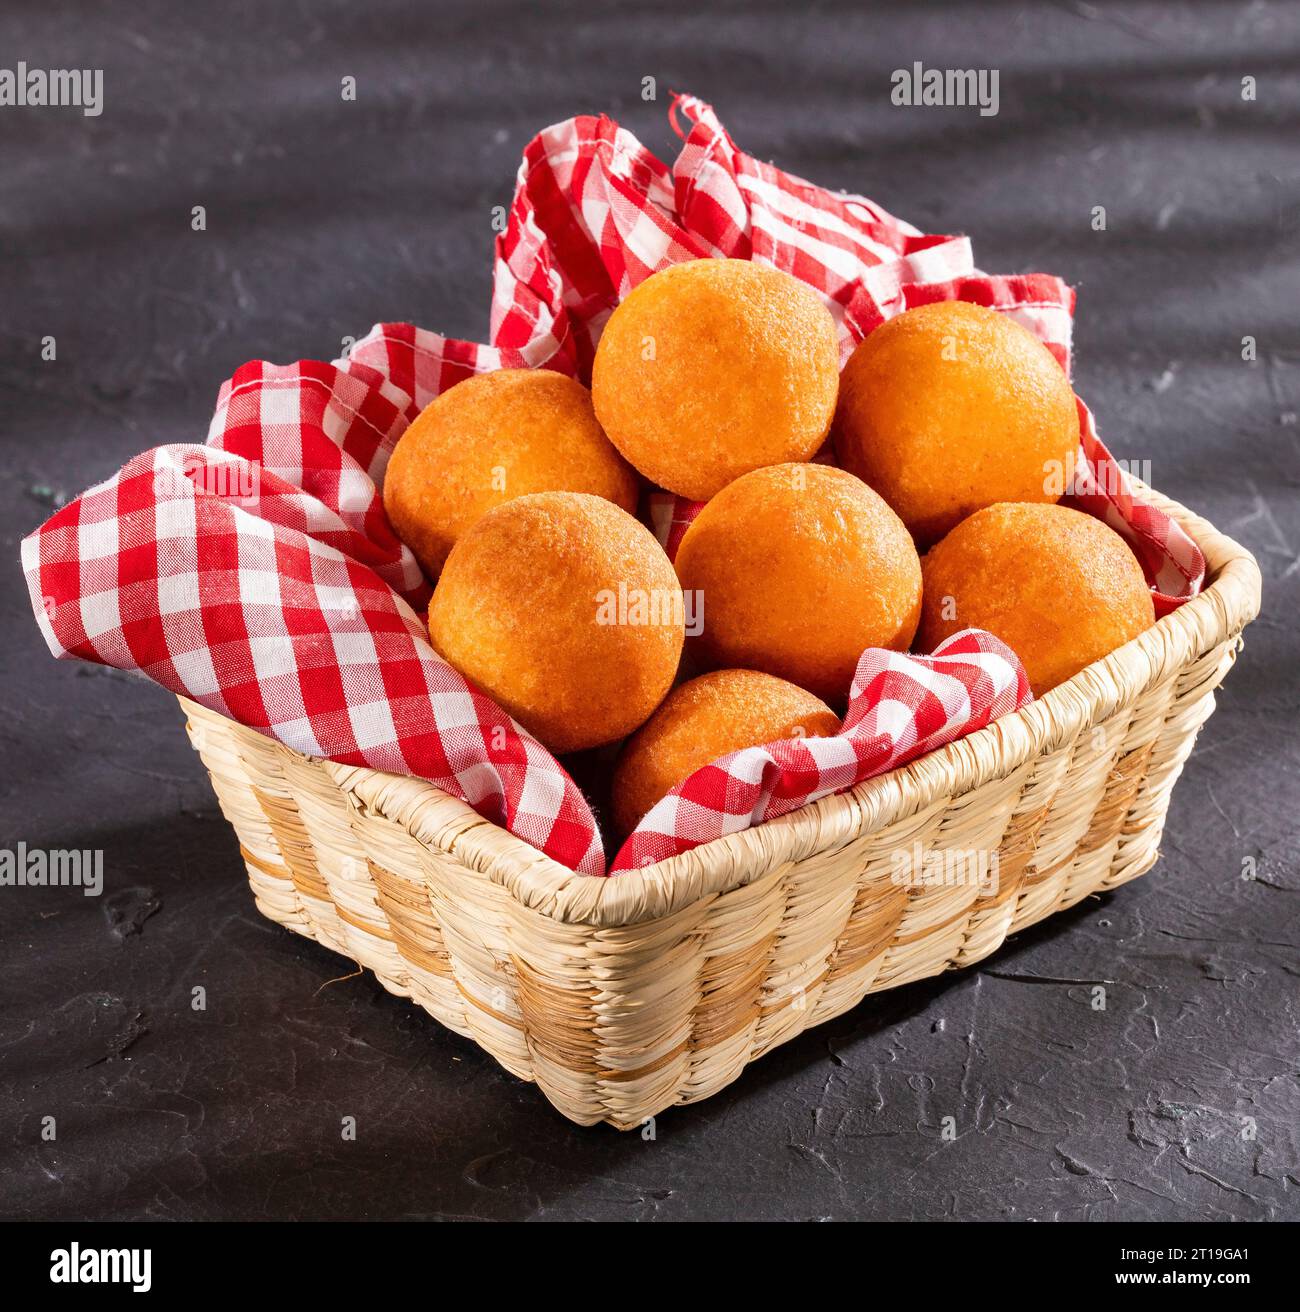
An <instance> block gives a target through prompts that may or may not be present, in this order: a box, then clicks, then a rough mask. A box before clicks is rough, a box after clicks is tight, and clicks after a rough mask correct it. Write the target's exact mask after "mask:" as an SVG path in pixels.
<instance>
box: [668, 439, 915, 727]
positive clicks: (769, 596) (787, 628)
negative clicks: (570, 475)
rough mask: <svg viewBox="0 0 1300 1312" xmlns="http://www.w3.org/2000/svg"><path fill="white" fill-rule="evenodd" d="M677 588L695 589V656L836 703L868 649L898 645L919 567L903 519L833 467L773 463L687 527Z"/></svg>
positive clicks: (908, 632) (908, 629)
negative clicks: (698, 625) (699, 617)
mask: <svg viewBox="0 0 1300 1312" xmlns="http://www.w3.org/2000/svg"><path fill="white" fill-rule="evenodd" d="M676 564H677V576H678V578H679V579H681V582H682V587H683V588H685V589H687V590H688V591H689V590H692V589H698V590H699V591H700V592H701V593H702V598H701V600H702V603H703V617H704V626H703V627H704V631H703V634H702V635H701V637H700V639H699V643H698V648H699V654H700V655H701V656H702V658H703V659H704V662H705V663H706V664H707V665H711V666H714V667H724V666H733V665H738V666H744V667H746V668H749V669H755V670H764V671H766V672H767V673H768V674H775V675H777V676H778V677H779V678H782V679H789V680H790V682H791V683H795V684H797V685H798V686H799V687H801V688H807V689H808V690H809V691H810V692H814V693H816V694H817V696H819V697H821V698H823V699H824V700H825V701H828V702H830V703H831V704H832V705H837V704H843V702H844V701H845V700H846V698H847V697H848V692H849V684H850V683H851V682H852V678H853V671H854V670H855V669H856V668H857V664H858V658H859V657H860V656H861V655H862V653H863V651H864V650H865V649H866V648H867V647H888V648H891V649H893V650H894V651H904V650H906V648H907V645H908V644H909V643H910V642H911V640H912V635H913V633H914V632H915V631H916V623H917V619H918V618H919V616H920V613H921V565H920V562H919V560H918V559H917V555H916V548H915V546H913V544H912V539H911V538H910V537H909V536H908V533H907V530H906V529H905V528H904V527H903V524H902V521H901V520H900V519H899V518H898V516H897V515H895V514H894V512H893V511H892V510H890V508H889V507H888V506H887V505H886V504H885V502H884V500H883V499H882V498H881V497H879V496H877V494H876V493H875V492H873V491H872V490H871V489H870V488H869V487H868V486H867V485H866V484H865V483H863V482H862V481H861V480H859V479H856V478H854V477H853V475H852V474H848V473H845V471H844V470H842V469H835V468H833V467H831V466H829V465H774V466H772V467H770V468H768V469H758V470H755V471H754V472H753V473H751V474H746V475H745V476H744V477H743V478H738V479H737V480H736V481H735V482H734V483H731V484H730V485H728V486H727V487H725V488H723V490H722V491H721V492H719V493H718V495H717V496H716V497H714V498H713V500H712V501H710V502H709V504H708V505H707V506H705V507H704V509H703V510H701V511H700V513H699V515H698V516H697V517H696V519H695V521H694V523H692V524H691V526H690V528H688V529H687V530H686V534H685V536H684V537H683V538H682V543H681V546H680V548H679V549H678V552H677V561H676Z"/></svg>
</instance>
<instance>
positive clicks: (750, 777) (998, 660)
mask: <svg viewBox="0 0 1300 1312" xmlns="http://www.w3.org/2000/svg"><path fill="white" fill-rule="evenodd" d="M1032 700H1033V696H1032V694H1031V693H1030V691H1029V681H1028V680H1027V679H1026V678H1025V671H1024V668H1023V667H1022V666H1021V664H1020V661H1019V660H1018V659H1017V658H1016V655H1015V653H1014V652H1013V651H1012V650H1011V648H1010V647H1008V646H1006V645H1005V644H1004V643H1002V642H1000V641H999V640H998V639H997V638H995V637H994V636H993V635H992V634H991V633H984V632H983V631H981V630H979V629H964V630H963V631H962V632H961V633H955V634H953V636H952V637H951V638H948V639H947V640H946V641H944V642H941V643H940V644H939V646H938V647H937V648H936V649H935V651H934V654H933V655H931V656H904V655H900V654H899V653H898V652H892V651H883V650H881V649H880V648H878V647H871V648H868V649H867V650H866V651H865V652H863V653H862V659H861V660H859V661H858V668H857V670H856V671H855V673H854V675H853V685H852V689H851V691H850V693H849V713H848V715H847V716H846V717H845V719H844V722H843V724H841V726H840V732H839V733H838V734H837V735H836V736H835V737H834V738H787V739H785V740H784V741H783V742H777V743H768V744H767V746H765V747H746V748H744V749H743V750H742V751H738V752H732V753H731V754H730V755H729V756H724V757H721V758H720V759H719V760H717V761H714V762H713V763H712V764H711V765H706V766H705V767H704V768H703V769H701V770H697V771H696V772H695V773H694V774H693V775H691V777H690V778H689V779H687V780H686V781H685V782H684V783H683V784H681V785H680V786H679V787H677V788H674V789H673V791H672V792H671V793H669V794H668V796H667V797H665V798H664V799H663V800H662V801H659V802H656V803H655V805H654V806H653V807H652V808H651V809H650V811H649V812H648V813H647V815H646V816H645V818H644V819H643V820H642V821H641V823H640V824H639V825H638V826H637V829H636V832H635V833H634V834H633V835H632V836H631V837H630V838H629V839H628V840H627V842H626V843H624V844H623V847H622V849H621V850H620V851H619V854H618V856H617V858H616V859H615V861H614V865H613V868H612V869H611V871H610V873H611V874H615V875H616V874H618V873H619V872H620V871H622V870H635V869H638V868H640V867H642V866H648V865H653V864H654V863H655V862H656V861H662V860H664V858H665V857H670V856H674V855H676V854H677V853H678V852H682V851H685V850H686V849H687V848H690V847H695V846H698V844H699V843H700V842H702V841H707V839H709V838H720V837H721V836H722V835H723V834H734V833H736V832H738V831H739V830H742V829H749V828H750V827H751V826H753V825H757V824H761V823H762V822H763V821H765V820H774V819H775V818H776V817H777V816H779V815H786V814H787V813H788V812H790V811H797V810H798V809H799V808H800V807H801V806H806V805H807V804H808V803H809V802H816V801H818V800H819V799H820V798H823V797H829V796H830V795H831V794H832V793H838V792H841V791H842V790H843V789H845V788H851V787H853V785H854V784H856V783H861V782H862V780H864V779H870V778H872V777H873V776H874V775H878V774H884V773H885V772H886V771H888V770H893V769H896V768H897V767H898V766H900V765H906V764H907V762H908V761H912V760H915V759H916V758H917V757H918V756H923V755H924V754H925V753H926V752H928V751H930V750H931V749H932V748H935V747H942V746H943V745H944V744H945V743H950V742H953V741H954V740H955V739H957V738H961V737H963V736H964V735H965V734H968V733H972V732H973V731H974V730H976V729H982V728H983V727H984V726H985V725H986V724H989V723H991V722H992V721H993V720H996V719H997V718H998V716H999V715H1005V714H1006V713H1007V712H1008V711H1015V710H1019V709H1020V707H1022V706H1025V705H1028V703H1029V702H1030V701H1032ZM700 835H704V838H701V837H700Z"/></svg>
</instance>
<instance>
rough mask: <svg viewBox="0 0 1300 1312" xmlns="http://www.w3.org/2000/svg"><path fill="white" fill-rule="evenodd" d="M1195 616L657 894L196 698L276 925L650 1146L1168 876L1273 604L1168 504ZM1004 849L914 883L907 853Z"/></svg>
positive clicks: (678, 868)
mask: <svg viewBox="0 0 1300 1312" xmlns="http://www.w3.org/2000/svg"><path fill="white" fill-rule="evenodd" d="M1149 495H1150V496H1151V499H1152V500H1154V501H1155V502H1156V504H1157V505H1159V506H1161V507H1163V508H1165V509H1166V510H1168V511H1169V512H1170V513H1172V514H1173V515H1174V517H1175V518H1176V519H1177V520H1178V521H1179V522H1180V523H1181V524H1182V525H1183V526H1184V528H1186V529H1187V530H1188V531H1189V532H1190V533H1191V534H1192V536H1193V537H1194V538H1195V539H1196V541H1197V542H1198V543H1199V545H1200V547H1201V549H1202V551H1203V552H1204V553H1205V557H1206V563H1207V566H1208V578H1207V586H1206V589H1205V591H1204V592H1203V593H1202V595H1201V596H1199V597H1197V598H1196V599H1195V600H1193V601H1191V602H1189V603H1187V604H1186V605H1184V606H1182V607H1181V608H1180V609H1178V610H1177V611H1175V612H1174V613H1173V614H1171V615H1169V616H1167V617H1165V618H1164V619H1162V620H1161V621H1160V622H1159V623H1158V624H1157V625H1156V626H1155V627H1154V628H1153V629H1151V630H1149V631H1148V632H1147V633H1145V634H1143V635H1142V636H1141V637H1140V638H1138V639H1136V640H1135V641H1133V642H1130V643H1128V644H1127V645H1126V646H1124V647H1122V648H1121V649H1120V650H1118V651H1117V652H1115V653H1114V654H1113V655H1111V656H1109V657H1108V658H1107V659H1105V660H1103V661H1100V662H1098V663H1097V664H1095V665H1092V666H1090V667H1089V668H1088V669H1086V670H1084V671H1083V672H1082V673H1081V674H1079V675H1077V676H1076V677H1075V678H1073V679H1071V680H1070V681H1069V682H1068V683H1065V684H1063V685H1062V686H1060V687H1059V688H1056V689H1054V690H1053V691H1052V692H1051V693H1049V694H1048V695H1047V696H1046V697H1044V698H1042V699H1041V700H1040V701H1038V702H1035V703H1034V704H1033V705H1031V706H1030V707H1028V708H1027V709H1026V710H1024V711H1020V712H1018V713H1016V714H1014V715H1009V716H1006V717H1004V718H1003V719H1001V720H999V721H997V722H996V723H995V724H993V725H991V726H990V727H989V728H987V729H984V730H982V731H980V732H978V733H975V734H972V735H971V736H969V737H967V738H965V739H963V740H962V741H961V742H958V743H955V744H953V745H952V746H950V747H947V748H944V749H943V750H941V751H937V752H932V753H930V754H929V755H928V756H925V757H923V758H922V759H920V760H918V761H916V762H914V763H913V764H911V765H909V766H907V767H905V768H904V769H901V770H896V771H894V772H893V773H891V774H888V775H885V776H882V777H881V778H877V779H872V780H870V781H868V782H867V783H865V784H862V785H860V786H859V787H857V788H855V789H853V790H852V791H851V792H848V793H844V794H841V795H839V796H837V797H832V798H827V799H826V800H824V801H822V802H819V803H817V804H815V805H812V806H807V807H805V808H803V809H802V810H800V811H798V812H795V813H794V814H792V815H788V816H785V817H783V818H782V819H780V820H776V821H773V822H771V823H768V824H765V825H762V826H760V827H759V828H757V829H753V830H750V831H749V832H747V833H741V834H734V835H731V836H730V837H728V838H724V839H720V840H718V841H716V842H712V843H709V844H707V845H706V846H704V847H700V848H697V849H695V850H694V851H692V852H688V853H685V854H684V855H682V856H679V857H675V858H673V859H672V860H671V861H668V862H665V863H663V864H661V865H659V866H657V867H655V868H654V869H653V870H651V871H648V872H645V873H629V874H624V875H620V876H617V877H616V878H612V879H595V878H592V877H590V876H585V875H577V874H574V873H573V872H571V871H569V870H566V869H564V868H563V867H562V866H560V865H558V864H556V863H555V862H554V861H552V860H550V859H549V858H547V857H545V856H543V855H542V854H541V853H540V852H538V851H536V850H534V849H533V848H532V847H529V846H528V845H527V844H526V843H524V842H522V841H521V840H519V839H517V838H515V837H514V836H512V835H511V834H509V833H506V832H505V831H504V830H502V829H500V828H498V827H497V826H495V825H492V824H490V823H488V822H487V821H485V820H483V819H482V818H481V817H480V816H478V815H477V814H476V813H475V812H474V811H472V810H470V808H469V807H468V806H466V805H465V804H464V803H463V802H461V801H458V800H456V799H455V798H451V797H448V796H447V795H446V794H444V793H442V792H440V791H439V790H438V789H436V788H434V787H433V786H432V785H431V784H428V783H424V782H422V781H420V780H415V779H408V778H403V777H399V776H396V775H389V774H382V773H379V772H376V771H373V770H366V769H358V768H355V767H350V766H341V765H335V764H332V763H330V762H327V761H320V760H315V759H311V758H308V757H305V756H301V755H299V754H297V753H296V752H293V751H291V750H289V749H287V748H285V747H282V746H281V745H279V744H278V743H275V742H273V741H272V740H270V739H269V738H265V737H263V736H261V735H260V734H258V733H255V732H253V731H251V730H249V729H246V728H243V727H241V726H239V725H236V724H234V723H232V722H230V721H229V720H226V719H224V718H222V717H221V716H219V715H216V714H214V713H212V712H211V711H207V710H204V709H203V708H202V707H200V706H196V705H194V704H193V703H191V702H185V701H183V702H182V705H183V706H184V708H185V710H186V711H187V713H188V715H189V726H188V727H189V732H190V736H191V738H192V740H193V743H194V746H195V747H196V748H197V749H198V751H199V752H200V754H201V755H202V758H203V761H204V764H205V765H206V766H207V768H208V771H209V773H210V775H211V777H212V783H213V787H214V788H215V789H216V793H217V797H218V799H219V800H220V803H221V808H222V811H223V812H224V813H225V816H226V818H227V819H228V820H229V821H230V823H231V824H232V825H233V826H234V827H235V830H236V832H237V833H238V835H239V841H240V848H241V851H242V853H243V857H244V861H245V863H246V864H247V867H248V875H249V879H250V881H251V883H252V887H253V894H254V896H255V898H256V900H257V905H258V907H259V908H260V909H261V910H262V912H263V913H264V914H265V915H267V916H269V917H270V918H271V919H272V920H277V921H279V922H280V923H281V924H282V925H287V926H288V927H289V928H290V929H293V930H296V931H297V932H298V933H300V934H305V935H307V936H308V937H309V938H314V939H316V940H317V942H319V943H323V944H325V945H326V946H327V947H330V948H333V949H334V950H335V951H337V952H340V953H342V954H343V955H344V956H346V957H350V958H352V959H353V960H354V961H356V962H359V963H360V964H361V965H363V966H367V967H369V968H370V969H371V970H373V971H374V972H375V974H376V975H377V976H378V978H379V980H380V982H381V983H382V984H383V985H384V987H385V988H387V989H389V990H390V991H392V992H393V993H397V994H400V995H402V996H403V997H409V998H412V999H414V1000H415V1001H416V1002H418V1003H419V1004H420V1005H421V1006H422V1007H424V1008H425V1010H427V1011H428V1012H430V1013H431V1014H432V1015H433V1016H435V1017H437V1019H438V1020H440V1021H442V1023H443V1024H444V1025H447V1026H449V1027H450V1028H451V1029H453V1030H455V1031H456V1032H457V1033H459V1034H464V1035H468V1036H469V1037H471V1038H473V1039H474V1040H475V1041H476V1042H477V1043H479V1044H480V1045H481V1046H482V1047H484V1048H486V1049H487V1051H488V1052H490V1053H491V1054H492V1055H493V1056H494V1057H495V1058H496V1059H497V1060H498V1061H499V1062H500V1063H501V1064H502V1065H503V1066H504V1067H505V1068H506V1069H507V1070H509V1071H511V1072H512V1073H514V1074H515V1075H518V1076H519V1077H520V1078H521V1079H525V1080H536V1081H537V1083H538V1084H539V1085H540V1086H541V1088H542V1091H543V1092H544V1093H545V1094H546V1096H547V1097H548V1098H549V1099H550V1100H551V1102H553V1103H554V1104H555V1106H556V1107H557V1108H558V1109H559V1110H560V1111H561V1112H562V1113H563V1114H564V1115H565V1116H567V1117H569V1118H570V1119H571V1120H574V1121H577V1122H579V1123H581V1124H584V1125H585V1124H591V1123H594V1122H596V1121H607V1122H609V1123H610V1124H611V1125H615V1126H618V1127H620V1128H624V1129H626V1128H630V1127H633V1126H638V1125H641V1124H643V1123H644V1122H645V1120H646V1119H647V1118H648V1117H650V1116H652V1115H654V1114H655V1113H657V1112H659V1111H662V1110H663V1109H664V1108H665V1107H669V1106H671V1105H673V1104H675V1103H687V1102H696V1101H698V1100H699V1099H701V1098H707V1097H708V1096H709V1095H710V1094H712V1093H715V1092H716V1091H717V1090H718V1089H721V1088H722V1087H723V1086H724V1085H726V1084H729V1083H730V1082H731V1081H732V1080H734V1079H736V1078H737V1076H739V1075H740V1073H741V1071H742V1070H744V1068H745V1065H746V1064H747V1063H748V1062H751V1061H753V1060H754V1059H755V1058H756V1057H760V1056H762V1055H763V1053H765V1052H767V1051H768V1050H769V1049H771V1048H773V1047H775V1046H776V1045H777V1044H779V1043H784V1042H786V1041H787V1040H788V1039H792V1038H794V1037H795V1036H796V1035H797V1034H799V1033H801V1032H802V1031H803V1030H804V1029H806V1028H807V1027H808V1026H810V1025H819V1024H821V1023H822V1022H823V1021H826V1020H830V1019H831V1018H832V1017H833V1016H838V1015H839V1014H840V1013H841V1012H845V1011H848V1010H849V1009H850V1008H851V1007H853V1006H855V1005H856V1004H857V1003H858V1002H859V1001H861V999H862V998H863V996H864V995H865V994H867V993H871V992H875V991H876V990H879V989H888V988H894V987H896V986H897V985H899V984H906V983H908V982H909V981H911V980H916V979H922V978H924V977H926V976H929V975H937V974H938V973H939V972H940V971H943V970H950V969H956V968H958V967H961V966H968V965H970V964H971V963H972V962H975V961H979V960H980V959H981V958H982V957H986V956H988V954H989V953H991V952H993V951H994V950H995V949H996V948H997V947H998V946H999V945H1000V944H1001V943H1002V942H1003V940H1004V939H1005V938H1006V936H1007V935H1008V934H1010V933H1014V932H1015V931H1017V930H1020V929H1023V928H1025V927H1026V926H1027V925H1032V924H1033V923H1034V922H1035V921H1038V920H1041V919H1043V918H1044V917H1045V916H1049V915H1051V914H1052V913H1053V912H1054V911H1059V910H1061V909H1062V908H1064V907H1068V906H1071V905H1072V904H1074V903H1075V902H1078V901H1079V900H1080V899H1081V898H1083V897H1086V896H1087V895H1088V894H1089V893H1095V892H1098V891H1101V890H1103V889H1110V888H1114V887H1115V886H1116V885H1117V884H1122V883H1124V882H1125V881H1126V880H1129V879H1133V878H1135V877H1136V876H1138V875H1140V874H1142V873H1143V872H1144V871H1146V870H1149V869H1150V868H1151V866H1152V865H1153V864H1154V862H1155V860H1156V857H1157V855H1158V851H1157V849H1158V845H1159V842H1160V835H1161V830H1162V828H1163V825H1164V820H1165V813H1166V810H1167V808H1168V806H1169V795H1170V790H1171V789H1172V788H1173V785H1174V780H1175V779H1176V778H1177V777H1178V774H1179V772H1180V771H1181V769H1182V766H1183V762H1184V761H1186V760H1187V757H1188V755H1189V754H1190V753H1191V750H1192V744H1193V742H1194V741H1195V738H1196V731H1197V730H1198V729H1199V728H1200V727H1201V725H1202V724H1203V723H1204V722H1205V720H1206V719H1207V717H1208V716H1209V714H1210V712H1211V711H1212V710H1213V709H1214V689H1215V688H1216V687H1217V686H1218V684H1219V682H1220V681H1221V680H1222V679H1223V677H1224V675H1225V674H1226V673H1227V670H1228V667H1229V666H1230V665H1231V664H1232V662H1233V659H1234V658H1235V656H1236V653H1237V650H1238V648H1239V646H1240V639H1239V636H1238V635H1239V634H1240V632H1241V630H1242V628H1243V627H1244V626H1245V625H1246V624H1247V623H1248V622H1249V621H1250V620H1251V619H1252V618H1253V617H1254V616H1255V614H1256V613H1257V612H1258V609H1259V591H1260V576H1259V570H1258V567H1257V566H1256V564H1255V560H1254V558H1253V557H1252V556H1251V555H1250V553H1249V552H1247V551H1245V550H1244V549H1243V548H1242V547H1240V546H1238V545H1237V544H1236V543H1235V542H1232V541H1231V540H1229V539H1228V538H1225V537H1223V536H1222V535H1220V534H1219V533H1218V532H1216V531H1215V530H1214V528H1213V527H1211V525H1209V524H1207V523H1206V522H1205V521H1204V520H1201V519H1198V518H1197V517H1196V516H1195V515H1193V514H1191V513H1190V512H1189V511H1187V510H1185V509H1184V508H1183V507H1182V506H1179V505H1177V504H1176V503H1174V502H1171V501H1168V500H1166V499H1165V498H1163V497H1160V496H1158V495H1156V494H1154V493H1150V494H1149ZM918 843H919V844H920V845H921V849H920V850H921V851H922V852H923V853H927V854H929V853H938V854H940V855H941V854H942V853H944V852H971V851H984V852H993V851H996V852H997V854H998V858H997V868H998V874H999V878H998V881H997V887H996V890H995V891H994V890H991V889H990V888H988V886H987V882H986V883H985V884H983V885H981V884H980V883H978V882H976V881H972V880H965V881H962V882H955V881H954V882H947V883H933V882H932V883H921V884H918V883H912V884H908V883H905V882H900V881H899V880H898V879H897V878H896V877H895V871H896V869H897V866H896V863H895V860H894V854H895V853H896V852H898V851H899V850H900V849H902V850H906V851H908V852H915V851H916V850H917V849H916V848H915V845H916V844H918Z"/></svg>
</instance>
